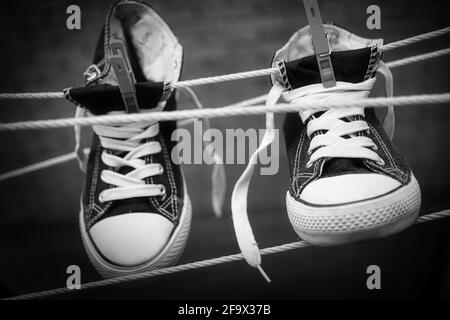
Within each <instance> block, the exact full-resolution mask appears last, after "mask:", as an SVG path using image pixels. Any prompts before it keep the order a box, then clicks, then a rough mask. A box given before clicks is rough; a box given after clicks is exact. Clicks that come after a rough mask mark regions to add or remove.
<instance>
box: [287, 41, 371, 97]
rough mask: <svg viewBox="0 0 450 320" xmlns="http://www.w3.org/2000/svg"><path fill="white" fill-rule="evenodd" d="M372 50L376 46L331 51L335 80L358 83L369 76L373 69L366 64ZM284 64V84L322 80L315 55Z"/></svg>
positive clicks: (299, 84)
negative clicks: (285, 81)
mask: <svg viewBox="0 0 450 320" xmlns="http://www.w3.org/2000/svg"><path fill="white" fill-rule="evenodd" d="M374 50H376V48H375V49H372V48H362V49H356V50H346V51H337V52H332V53H331V63H332V65H333V71H334V76H335V79H336V81H342V82H351V83H358V82H362V81H364V80H367V79H368V78H370V77H371V76H372V71H373V70H370V69H369V68H368V66H369V65H370V62H371V61H372V59H373V51H374ZM375 54H376V53H375ZM285 66H286V75H287V81H288V82H287V83H286V85H288V86H289V87H290V88H292V89H297V88H300V87H304V86H308V85H311V84H317V83H321V82H322V80H321V77H320V71H319V67H318V64H317V59H316V56H307V57H304V58H300V59H296V60H293V61H289V62H285Z"/></svg>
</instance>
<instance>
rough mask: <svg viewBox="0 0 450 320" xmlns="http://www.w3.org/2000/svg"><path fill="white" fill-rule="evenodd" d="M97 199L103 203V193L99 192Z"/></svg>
mask: <svg viewBox="0 0 450 320" xmlns="http://www.w3.org/2000/svg"><path fill="white" fill-rule="evenodd" d="M98 201H100V203H104V202H105V201H104V199H103V193H102V192H100V194H99V195H98Z"/></svg>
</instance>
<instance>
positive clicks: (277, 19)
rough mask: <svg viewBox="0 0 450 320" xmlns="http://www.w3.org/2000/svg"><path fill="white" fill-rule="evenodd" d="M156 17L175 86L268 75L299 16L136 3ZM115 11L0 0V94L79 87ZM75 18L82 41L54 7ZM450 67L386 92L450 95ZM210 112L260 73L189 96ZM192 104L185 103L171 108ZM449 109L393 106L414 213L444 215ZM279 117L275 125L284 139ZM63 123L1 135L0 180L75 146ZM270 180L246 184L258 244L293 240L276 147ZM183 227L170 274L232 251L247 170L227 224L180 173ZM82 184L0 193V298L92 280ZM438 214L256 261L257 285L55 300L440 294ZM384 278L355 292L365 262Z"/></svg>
mask: <svg viewBox="0 0 450 320" xmlns="http://www.w3.org/2000/svg"><path fill="white" fill-rule="evenodd" d="M147 2H148V3H149V4H151V5H152V6H153V7H154V8H155V9H156V10H157V11H158V12H159V13H160V14H161V16H162V17H163V18H164V19H165V20H166V21H167V22H168V24H169V25H170V26H171V28H172V30H173V31H174V33H175V34H176V35H177V36H178V37H179V40H180V42H181V43H182V45H183V47H184V52H185V54H184V57H185V60H184V71H183V79H193V78H198V77H203V76H213V75H219V74H225V73H230V72H239V71H246V70H252V69H260V68H266V67H268V66H269V63H270V60H271V57H272V55H273V53H274V51H275V50H277V49H278V48H279V47H281V46H282V45H283V44H284V43H285V42H286V41H287V40H288V38H289V37H290V36H291V35H292V34H293V33H294V32H295V31H296V30H298V29H299V28H301V27H303V26H304V25H305V24H306V23H307V21H306V15H305V12H304V9H303V4H302V3H301V1H299V0H278V1H277V0H246V1H238V0H197V1H183V0H153V1H150V0H149V1H147ZM112 3H113V1H111V0H108V1H107V0H101V1H87V0H84V1H78V0H74V1H56V0H54V1H50V0H42V1H24V0H16V1H0V26H1V32H0V42H1V48H2V49H1V53H0V57H1V59H0V92H37V91H60V90H62V89H63V88H66V87H71V86H80V85H82V84H83V77H82V73H83V72H84V71H85V69H86V67H87V66H88V65H89V64H90V63H91V62H92V59H93V54H94V49H95V45H96V41H97V39H98V37H99V33H100V30H101V27H102V25H103V22H104V18H105V15H106V13H107V10H108V8H109V6H110V5H111V4H112ZM71 4H76V5H78V6H79V7H80V8H81V30H73V31H71V30H68V29H67V28H66V19H67V17H68V15H67V14H66V8H67V7H68V6H69V5H71ZM371 4H377V5H378V6H380V8H381V30H373V31H372V30H368V29H367V28H366V19H367V17H368V15H367V14H366V8H367V7H368V6H369V5H371ZM320 7H321V12H322V18H323V19H324V20H325V21H332V22H334V23H335V24H338V25H341V26H343V27H345V28H347V29H349V30H350V31H352V32H355V33H356V34H358V35H361V36H363V37H372V38H384V40H385V43H389V42H393V41H396V40H400V39H403V38H406V37H410V36H413V35H416V34H421V33H425V32H429V31H432V30H436V29H439V28H442V27H446V26H449V25H450V23H449V22H450V21H449V20H450V19H449V16H448V12H449V9H450V3H449V2H448V1H445V0H444V1H437V0H435V1H428V2H427V3H426V5H425V4H424V3H423V2H421V1H411V0H402V1H374V0H370V1H369V0H339V1H337V0H335V1H326V0H321V1H320ZM449 43H450V37H449V36H444V37H440V38H438V39H435V40H429V41H426V42H422V43H420V44H417V45H413V46H408V47H405V48H401V49H397V50H394V51H390V52H388V53H386V54H385V55H384V60H385V61H391V60H395V59H398V58H402V57H406V56H410V55H414V54H418V53H424V52H428V51H432V50H437V49H441V48H445V47H448V45H449ZM449 67H450V59H449V57H448V56H445V57H440V58H436V59H432V60H427V61H424V62H420V63H416V64H411V65H409V66H405V67H399V68H396V69H394V70H393V74H394V86H395V87H394V94H395V95H408V94H420V93H441V92H448V91H449V89H450V86H449V84H450V73H449V72H448V70H449ZM194 89H195V91H196V93H197V94H198V95H199V97H200V99H201V101H202V102H203V103H204V105H206V106H222V105H226V104H230V103H233V102H237V101H240V100H243V99H246V98H250V97H254V96H257V95H261V94H264V93H267V92H268V90H269V89H270V83H269V80H268V78H256V79H249V80H243V81H236V82H229V83H221V84H214V85H209V86H202V87H196V88H194ZM0 105H1V107H0V120H1V122H11V121H22V120H31V119H50V118H60V117H72V116H73V115H74V111H75V109H74V106H73V105H71V104H70V103H69V102H66V101H62V100H33V101H31V100H30V101H0ZM185 107H189V106H187V105H186V104H184V103H183V100H182V101H181V106H180V108H185ZM449 108H450V106H449V105H433V106H431V105H430V106H410V107H398V108H397V109H396V118H397V122H396V135H395V139H394V143H395V145H396V146H397V147H398V148H399V149H400V150H401V152H402V153H403V154H404V155H405V156H406V158H407V159H408V161H409V163H410V164H411V166H412V168H413V171H414V174H415V176H416V177H417V179H418V180H419V182H420V185H421V188H422V193H423V200H422V214H427V213H431V212H435V211H439V210H443V209H448V208H450V197H449V193H450V168H449V163H450V151H449V142H448V140H447V139H448V137H449V136H450V126H449V124H450V109H449ZM283 118H284V115H277V116H276V119H277V121H276V124H277V127H278V128H281V125H282V121H283ZM211 123H212V126H213V127H216V128H219V129H221V130H225V129H227V128H243V129H247V128H263V127H264V123H265V122H264V117H263V116H262V115H260V116H252V117H239V118H233V117H231V118H220V119H212V121H211ZM73 148H74V135H73V130H72V129H71V128H63V129H52V130H36V131H18V132H1V133H0V155H1V156H0V168H1V169H0V170H1V172H6V171H9V170H11V169H15V168H18V167H21V166H24V165H27V164H31V163H34V162H36V161H40V160H45V159H47V158H50V157H54V156H57V155H61V154H64V153H68V152H71V151H73ZM280 157H281V158H280V171H279V173H278V174H277V175H275V176H256V175H255V177H254V179H253V181H252V184H251V188H250V193H249V202H248V203H249V213H250V220H251V223H252V226H253V230H254V232H255V236H256V239H257V241H258V242H259V246H260V248H263V247H267V246H273V245H278V244H283V243H287V242H292V241H296V240H298V237H297V236H296V234H295V232H294V231H293V230H292V228H291V226H290V223H289V221H288V218H287V214H286V208H285V192H286V190H287V188H288V183H289V174H288V166H287V159H286V155H285V149H284V140H283V137H282V135H281V141H280ZM184 170H185V173H186V176H187V182H188V188H189V189H188V190H189V193H190V196H191V199H192V203H193V210H194V217H193V225H192V230H191V236H190V239H189V242H188V245H187V248H186V250H185V253H184V255H183V257H182V259H181V261H180V263H187V262H193V261H197V260H203V259H209V258H213V257H218V256H222V255H227V254H232V253H237V252H239V248H238V246H237V243H236V240H235V236H234V231H233V227H232V222H231V217H230V216H231V211H230V198H231V191H232V187H233V185H234V183H235V182H236V180H237V178H238V177H239V176H240V174H241V173H242V171H243V170H244V166H243V165H227V166H226V174H227V180H228V189H227V198H226V207H225V214H224V217H222V218H221V219H216V218H215V217H214V215H213V212H212V208H211V203H210V201H209V199H210V172H211V168H210V167H208V166H206V165H190V166H185V167H184ZM82 182H83V174H82V173H81V171H80V170H79V168H78V164H77V163H76V162H75V161H72V162H69V163H66V164H62V165H59V166H56V167H52V168H50V169H45V170H42V171H38V172H35V173H32V174H28V175H25V176H21V177H18V178H14V179H12V180H8V181H5V182H1V183H0V194H1V208H0V211H1V215H0V296H9V295H17V294H21V293H27V292H32V291H39V290H43V289H49V288H54V287H63V286H65V284H66V277H67V275H66V268H67V266H69V265H73V264H75V265H79V266H80V268H81V271H82V282H87V281H94V280H99V279H100V276H99V275H98V274H97V273H96V271H95V270H94V268H93V267H92V266H91V264H90V262H89V260H88V257H87V255H86V254H85V252H84V249H83V245H82V242H81V238H80V234H79V229H78V212H79V197H80V192H81V186H82ZM449 231H450V219H442V220H439V221H434V222H429V223H426V224H422V225H420V226H413V227H412V228H410V229H409V230H407V231H405V232H403V233H401V234H398V235H395V236H392V237H390V238H387V239H383V240H378V241H372V242H366V243H361V244H354V245H346V246H341V247H336V248H305V249H301V250H294V251H289V252H285V253H281V254H277V255H271V256H265V257H263V267H264V269H265V271H266V272H267V273H268V274H269V275H270V277H271V278H272V281H273V282H272V284H267V283H265V281H264V280H263V279H262V277H261V276H260V275H259V273H258V272H257V271H255V270H254V269H252V268H251V267H249V266H248V265H247V264H246V263H245V262H234V263H229V264H225V265H220V266H217V267H210V268H206V269H201V270H196V271H189V272H184V273H180V274H175V275H170V276H163V277H160V278H159V279H158V280H157V281H153V282H152V283H151V284H149V285H147V286H140V287H138V288H118V287H109V288H102V289H96V290H89V291H85V292H84V291H83V292H78V293H73V294H70V295H66V296H64V297H62V298H98V299H102V298H138V299H172V298H173V299H188V298H190V299H196V298H204V299H211V298H248V299H263V298H272V299H296V298H312V299H315V298H318V299H327V298H334V299H344V298H357V299H359V298H364V299H365V298H367V299H372V298H373V299H378V298H450V273H449V271H450V241H449V240H450V233H449ZM371 264H376V265H378V266H380V268H381V286H382V289H381V290H374V291H373V290H372V291H370V290H368V289H367V288H366V279H367V277H368V275H367V274H366V268H367V266H369V265H371Z"/></svg>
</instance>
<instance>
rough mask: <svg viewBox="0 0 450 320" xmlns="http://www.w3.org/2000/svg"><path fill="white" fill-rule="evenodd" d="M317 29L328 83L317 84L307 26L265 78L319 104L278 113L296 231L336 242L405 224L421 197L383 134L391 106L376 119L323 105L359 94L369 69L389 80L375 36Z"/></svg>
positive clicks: (290, 97)
mask: <svg viewBox="0 0 450 320" xmlns="http://www.w3.org/2000/svg"><path fill="white" fill-rule="evenodd" d="M325 32H326V33H327V35H328V38H329V44H330V48H331V51H332V53H331V61H332V65H333V69H334V74H335V78H336V81H337V85H336V86H335V87H332V88H327V89H325V88H324V87H323V86H322V83H321V77H320V73H319V70H318V66H317V60H316V56H315V54H314V50H313V47H312V43H311V38H310V34H309V27H305V28H303V29H301V30H299V31H298V32H296V33H295V34H294V35H293V36H292V37H291V39H290V40H289V41H288V42H287V43H286V45H284V46H283V47H282V48H281V49H280V50H278V51H277V52H276V53H275V56H274V59H273V66H280V70H282V75H281V76H277V77H275V76H274V77H272V81H274V82H275V81H278V82H280V83H282V84H283V85H284V87H285V89H286V90H287V92H285V93H284V94H283V97H284V99H285V100H287V101H288V102H292V103H301V102H322V103H323V108H322V109H319V110H305V111H302V112H300V113H299V114H298V113H291V114H288V115H287V116H286V120H285V124H284V134H285V139H286V148H287V153H288V159H289V168H290V175H291V179H290V186H289V191H288V192H287V194H286V206H287V211H288V215H289V219H290V221H291V223H292V226H293V227H294V229H295V231H296V232H297V233H298V234H299V235H300V237H301V238H303V239H305V240H306V241H309V242H311V243H313V244H316V245H337V244H342V243H349V242H356V241H362V240H366V239H373V238H380V237H384V236H387V235H390V234H393V233H396V232H399V231H401V230H403V229H405V228H407V227H408V226H410V225H411V224H412V223H413V222H414V220H415V219H416V217H417V215H418V213H419V209H420V202H421V196H420V188H419V184H418V183H417V181H416V179H415V178H414V175H413V174H412V172H411V169H410V168H409V166H408V164H407V163H406V161H405V159H404V158H403V157H402V156H401V154H400V153H399V152H398V151H397V149H395V148H394V146H393V145H392V142H391V139H390V138H389V135H391V134H393V121H394V117H393V110H392V109H390V110H389V112H388V113H387V118H386V119H385V121H384V126H383V125H382V124H380V122H379V120H378V119H377V116H376V115H375V111H374V109H372V108H354V107H349V108H341V109H328V108H327V102H329V101H335V100H336V99H339V100H342V99H344V100H345V99H346V100H348V101H352V100H354V99H359V98H364V97H367V96H368V95H369V92H370V90H371V89H372V86H373V84H374V82H375V75H376V73H377V71H382V72H381V73H382V74H383V75H386V74H387V75H388V77H387V78H388V79H387V80H390V81H391V80H392V78H390V79H389V75H390V72H389V71H388V69H387V67H386V65H384V64H383V63H382V61H381V60H380V59H381V55H382V53H381V52H380V50H379V47H380V46H381V44H382V40H370V39H364V38H361V37H358V36H356V35H354V34H352V33H350V32H348V31H346V30H343V29H342V28H339V27H336V26H333V25H326V26H325ZM387 88H389V84H388V86H387ZM388 91H389V90H388ZM383 128H384V129H383ZM385 130H387V132H388V133H389V135H388V134H387V133H386V131H385Z"/></svg>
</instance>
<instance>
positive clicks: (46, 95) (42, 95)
mask: <svg viewBox="0 0 450 320" xmlns="http://www.w3.org/2000/svg"><path fill="white" fill-rule="evenodd" d="M447 33H450V27H446V28H442V29H439V30H435V31H431V32H428V33H424V34H420V35H417V36H413V37H410V38H406V39H403V40H399V41H395V42H392V43H388V44H386V45H384V46H382V47H381V50H383V51H389V50H392V49H396V48H399V47H403V46H407V45H411V44H414V43H417V42H420V41H424V40H428V39H432V38H435V37H439V36H442V35H444V34H447ZM444 50H449V49H444ZM439 51H442V50H439ZM443 54H448V52H445V53H443V52H441V53H440V55H443ZM419 56H421V55H419ZM414 58H415V57H410V58H409V59H414ZM277 72H278V68H267V69H259V70H252V71H244V72H237V73H231V74H225V75H220V76H212V77H203V78H199V79H192V80H184V81H177V82H173V83H172V84H171V86H172V87H173V88H180V87H192V86H199V85H205V84H212V83H219V82H224V81H232V80H240V79H248V78H254V77H262V76H268V75H271V74H274V73H277ZM62 98H64V93H63V92H19V93H0V100H6V99H8V100H13V99H14V100H19V99H62Z"/></svg>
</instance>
